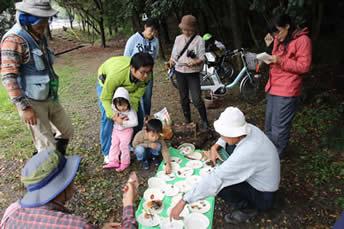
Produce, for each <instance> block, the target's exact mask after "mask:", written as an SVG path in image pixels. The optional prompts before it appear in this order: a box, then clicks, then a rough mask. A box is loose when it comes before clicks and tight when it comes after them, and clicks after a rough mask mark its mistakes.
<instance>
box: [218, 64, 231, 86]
mask: <svg viewBox="0 0 344 229" xmlns="http://www.w3.org/2000/svg"><path fill="white" fill-rule="evenodd" d="M218 74H219V76H220V79H221V81H222V83H224V84H226V83H228V82H230V81H231V80H232V76H233V74H234V68H233V66H232V65H231V64H230V63H229V62H223V64H222V65H221V66H220V68H219V69H218Z"/></svg>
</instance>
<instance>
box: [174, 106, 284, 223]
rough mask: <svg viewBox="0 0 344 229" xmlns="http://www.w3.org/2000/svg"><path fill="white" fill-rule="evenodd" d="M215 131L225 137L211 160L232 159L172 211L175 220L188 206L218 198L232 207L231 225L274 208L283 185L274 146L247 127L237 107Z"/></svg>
mask: <svg viewBox="0 0 344 229" xmlns="http://www.w3.org/2000/svg"><path fill="white" fill-rule="evenodd" d="M214 127H215V131H216V132H217V133H219V134H220V135H221V137H220V138H219V140H218V141H217V142H216V143H215V144H214V145H213V146H212V147H211V150H210V158H211V160H212V161H213V162H214V163H215V162H216V159H218V158H220V156H219V153H220V154H221V155H224V153H225V154H226V153H227V154H228V155H227V157H228V158H227V159H225V160H224V161H223V163H222V164H221V165H220V166H218V167H217V168H216V169H214V170H213V171H212V172H211V173H210V174H208V175H207V176H204V177H202V179H201V180H200V182H199V183H198V184H197V185H195V186H194V187H193V189H192V190H190V191H189V192H187V193H185V195H184V196H183V198H182V200H180V201H179V203H178V204H177V205H176V206H175V207H174V208H173V209H172V211H171V215H170V217H171V218H174V219H178V218H179V215H180V213H181V211H182V210H183V209H184V207H185V205H186V204H188V203H193V202H195V201H198V200H202V199H205V198H207V197H208V196H215V195H218V196H220V197H221V198H223V199H224V200H225V201H226V202H227V203H229V204H230V208H231V213H229V214H227V215H226V216H225V221H226V222H227V223H240V222H245V221H247V220H249V219H251V218H253V217H254V216H255V215H256V214H257V212H261V211H266V210H268V209H270V208H271V207H272V205H273V199H274V195H275V192H276V191H277V190H278V186H279V183H280V161H279V157H278V153H277V150H276V148H275V146H274V144H273V143H272V142H271V141H270V140H269V138H268V137H267V136H266V135H265V134H264V133H263V132H262V131H261V130H260V129H259V128H257V127H256V126H254V125H252V124H249V123H247V122H246V120H245V116H244V114H243V113H242V112H241V111H240V110H239V109H238V108H236V107H228V108H227V109H226V110H225V111H224V112H222V113H221V115H220V118H219V119H218V120H216V121H215V122H214ZM233 148H234V149H233Z"/></svg>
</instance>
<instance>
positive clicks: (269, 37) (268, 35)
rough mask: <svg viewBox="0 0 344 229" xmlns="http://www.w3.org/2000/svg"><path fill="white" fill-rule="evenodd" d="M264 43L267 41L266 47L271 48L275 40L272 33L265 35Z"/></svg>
mask: <svg viewBox="0 0 344 229" xmlns="http://www.w3.org/2000/svg"><path fill="white" fill-rule="evenodd" d="M264 41H265V45H266V47H269V46H270V45H271V43H272V42H273V41H274V38H273V36H271V34H270V33H268V34H266V35H265V37H264Z"/></svg>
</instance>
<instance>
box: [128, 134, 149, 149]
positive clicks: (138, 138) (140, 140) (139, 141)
mask: <svg viewBox="0 0 344 229" xmlns="http://www.w3.org/2000/svg"><path fill="white" fill-rule="evenodd" d="M132 145H133V147H134V148H135V147H136V146H138V145H141V146H143V147H145V148H147V147H148V146H149V144H148V143H146V142H145V140H144V130H141V131H139V132H138V133H137V134H136V135H135V137H134V139H133V142H132Z"/></svg>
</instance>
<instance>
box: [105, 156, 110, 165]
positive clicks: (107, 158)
mask: <svg viewBox="0 0 344 229" xmlns="http://www.w3.org/2000/svg"><path fill="white" fill-rule="evenodd" d="M109 163H110V158H109V155H106V156H104V164H109Z"/></svg>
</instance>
